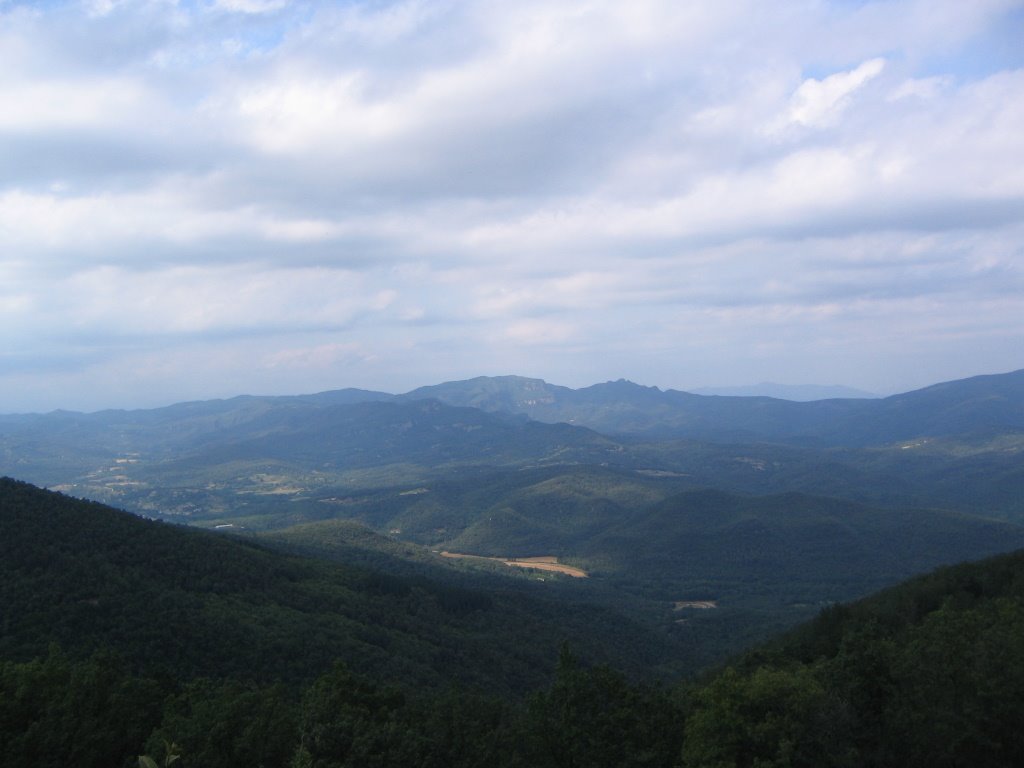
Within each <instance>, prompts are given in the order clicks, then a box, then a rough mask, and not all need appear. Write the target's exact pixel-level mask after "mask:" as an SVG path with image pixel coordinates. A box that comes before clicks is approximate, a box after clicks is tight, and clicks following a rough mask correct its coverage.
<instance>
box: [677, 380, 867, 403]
mask: <svg viewBox="0 0 1024 768" xmlns="http://www.w3.org/2000/svg"><path fill="white" fill-rule="evenodd" d="M686 391H687V392H691V393H692V394H694V395H721V396H725V397H774V398H776V399H778V400H793V401H796V402H801V403H803V402H808V401H810V400H835V399H837V398H842V399H849V398H858V399H871V400H873V399H876V398H878V397H880V395H877V394H875V393H874V392H865V391H864V390H863V389H856V388H854V387H844V386H841V385H838V384H829V385H823V384H776V383H775V382H771V381H762V382H761V383H760V384H747V385H745V386H732V387H698V388H696V389H688V390H686Z"/></svg>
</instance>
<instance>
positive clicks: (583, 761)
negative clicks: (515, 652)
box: [527, 647, 683, 768]
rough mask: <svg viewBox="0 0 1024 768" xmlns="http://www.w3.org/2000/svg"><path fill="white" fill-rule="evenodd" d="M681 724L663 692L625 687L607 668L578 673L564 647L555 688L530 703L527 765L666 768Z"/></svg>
mask: <svg viewBox="0 0 1024 768" xmlns="http://www.w3.org/2000/svg"><path fill="white" fill-rule="evenodd" d="M682 722H683V717H682V712H681V710H680V709H679V708H678V707H677V705H676V704H675V702H674V701H673V700H672V698H671V697H670V696H669V695H668V694H667V693H666V692H665V691H663V690H661V689H658V688H649V687H647V686H633V685H630V684H629V683H628V682H627V681H626V680H625V678H623V677H622V675H621V674H619V673H617V672H615V671H613V670H611V669H609V668H608V667H596V668H591V669H583V668H581V667H580V666H579V664H578V662H577V661H576V660H575V658H573V657H572V655H571V654H570V653H569V651H568V649H567V648H564V647H563V650H562V654H561V657H560V659H559V664H558V669H557V672H556V675H555V681H554V683H553V684H552V686H551V687H550V688H549V689H548V690H547V691H543V692H540V693H537V694H535V695H534V696H533V697H532V698H531V700H530V704H529V708H528V713H527V723H528V727H529V731H530V734H531V737H532V739H531V742H530V743H531V744H532V747H533V749H532V751H531V753H530V757H531V764H532V765H536V766H551V768H603V767H605V766H606V767H607V768H633V767H636V768H640V766H666V768H667V767H668V766H672V765H674V763H675V760H676V757H677V755H678V753H679V748H680V745H681V743H682Z"/></svg>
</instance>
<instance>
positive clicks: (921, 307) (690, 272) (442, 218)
mask: <svg viewBox="0 0 1024 768" xmlns="http://www.w3.org/2000/svg"><path fill="white" fill-rule="evenodd" d="M1022 40H1024V2H1020V1H1018V0H971V1H970V2H965V1H964V0H885V1H882V2H853V1H852V0H773V2H770V3H766V2H763V0H716V1H715V2H710V1H707V0H706V1H704V2H694V1H691V0H630V1H629V2H622V0H514V1H513V0H395V1H394V2H388V1H387V0H377V1H374V2H360V1H358V0H350V1H346V2H302V1H296V2H289V1H288V0H177V1H175V0H82V1H80V2H79V1H69V2H63V1H60V0H51V1H49V2H31V3H29V2H17V1H12V0H0V412H25V411H48V410H52V409H56V408H64V409H74V410H96V409H100V408H108V407H125V408H139V407H153V406H159V405H165V404H169V403H173V402H178V401H183V400H193V399H207V398H215V397H230V396H233V395H237V394H242V393H247V394H290V393H307V392H317V391H322V390H327V389H338V388H343V387H362V388H367V389H376V390H384V391H388V392H403V391H407V390H410V389H412V388H414V387H417V386H421V385H426V384H434V383H438V382H441V381H448V380H454V379H463V378H470V377H473V376H478V375H499V374H518V375H523V376H532V377H538V378H543V379H545V380H547V381H549V382H552V383H556V384H563V385H566V386H572V387H580V386H586V385H589V384H593V383H597V382H601V381H607V380H614V379H619V378H627V379H630V380H632V381H636V382H638V383H641V384H645V385H654V386H659V387H662V388H673V389H688V388H697V387H706V386H724V385H742V384H751V383H755V382H760V381H774V382H781V383H784V384H809V383H815V384H843V385H847V386H852V387H857V388H860V389H864V390H867V391H871V392H876V393H880V394H889V393H893V392H900V391H908V390H911V389H915V388H918V387H922V386H926V385H928V384H931V383H935V382H938V381H946V380H952V379H958V378H964V377H967V376H972V375H976V374H984V373H997V372H1003V371H1010V370H1014V369H1018V368H1024V44H1022V42H1021V41H1022Z"/></svg>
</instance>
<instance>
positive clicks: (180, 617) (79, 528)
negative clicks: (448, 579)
mask: <svg viewBox="0 0 1024 768" xmlns="http://www.w3.org/2000/svg"><path fill="white" fill-rule="evenodd" d="M0 614H2V621H0V659H12V660H22V659H28V658H31V657H33V656H35V655H37V654H39V653H41V652H42V650H44V649H45V648H46V646H47V644H48V643H51V642H56V643H59V644H60V645H61V646H62V647H64V648H65V649H66V650H68V651H72V652H76V653H89V652H91V651H93V650H95V649H98V648H102V647H106V646H110V647H112V648H113V649H116V650H117V651H118V652H119V653H121V654H123V655H124V656H125V657H126V658H128V659H129V660H130V661H131V662H132V663H134V664H136V665H137V666H138V667H139V668H145V669H150V670H156V669H163V670H168V671H169V673H171V674H173V675H175V676H186V677H188V676H192V675H198V674H202V675H215V676H224V675H228V676H236V677H249V678H254V679H262V680H271V679H282V680H299V679H303V678H309V677H311V676H313V675H316V674H319V673H320V672H322V671H323V670H324V669H326V668H327V667H328V666H329V665H330V663H331V662H333V661H335V660H343V661H345V662H346V663H347V664H349V665H350V666H351V667H353V668H354V669H357V670H360V671H364V672H366V673H369V674H372V675H374V676H375V677H378V678H382V679H392V680H399V679H401V680H407V681H417V682H421V683H424V684H429V685H436V684H438V683H440V682H441V681H452V680H461V681H463V682H465V683H467V684H473V685H478V686H482V687H487V688H489V689H492V690H496V691H498V690H502V691H514V690H519V691H522V690H524V689H526V688H528V687H530V686H532V685H535V684H536V683H537V682H538V681H540V680H543V679H544V675H545V670H546V669H550V665H551V663H552V661H553V659H554V655H555V651H556V649H557V648H558V645H559V644H560V643H561V642H562V641H563V640H566V639H569V640H572V641H573V642H574V644H575V645H578V646H579V647H580V648H581V649H582V650H583V651H584V652H585V653H586V654H588V655H592V657H593V658H602V659H606V660H616V661H617V663H622V664H624V665H626V666H628V667H632V668H633V669H634V670H639V669H641V668H643V667H648V665H652V666H657V665H658V664H659V663H660V662H666V661H667V660H668V659H669V657H670V654H671V652H670V647H669V645H668V644H667V643H668V641H667V640H666V639H664V638H659V637H658V636H657V635H655V634H654V633H652V632H648V631H646V630H644V629H642V628H641V627H639V626H638V625H636V624H634V623H632V622H630V621H628V620H626V619H623V618H622V617H620V616H617V615H615V614H612V613H610V612H609V611H604V610H601V609H598V608H593V607H586V606H578V605H571V604H566V603H564V602H558V603H556V602H554V601H552V600H550V599H548V598H546V597H544V596H543V595H541V594H540V593H537V594H536V595H534V596H530V595H526V594H523V593H522V592H521V591H519V592H517V593H515V594H513V593H501V592H496V591H493V590H492V591H488V592H485V591H482V590H478V589H471V588H467V587H466V586H460V585H457V584H453V583H448V584H446V583H441V582H438V581H436V580H431V579H427V578H415V579H413V578H403V577H399V576H391V575H389V574H387V573H384V572H381V571H377V570H371V569H366V568H358V567H349V566H345V565H342V564H338V563H325V562H317V561H313V560H308V559H303V558H298V557H289V556H285V555H282V554H279V553H277V552H273V551H270V550H267V549H265V548H263V547H261V546H257V545H255V544H251V543H247V542H245V541H240V540H237V539H235V538H232V537H228V536H223V535H218V534H212V533H208V532H203V531H198V530H194V529H186V528H181V527H178V526H172V525H168V524H164V523H158V522H152V521H146V520H142V519H139V518H137V517H134V516H132V515H129V514H127V513H123V512H119V511H116V510H113V509H110V508H108V507H105V506H103V505H100V504H96V503H92V502H85V501H79V500H76V499H71V498H67V497H64V496H61V495H59V494H55V493H50V492H46V491H42V490H39V489H37V488H35V487H33V486H30V485H28V484H25V483H20V482H16V481H13V480H9V479H2V480H0Z"/></svg>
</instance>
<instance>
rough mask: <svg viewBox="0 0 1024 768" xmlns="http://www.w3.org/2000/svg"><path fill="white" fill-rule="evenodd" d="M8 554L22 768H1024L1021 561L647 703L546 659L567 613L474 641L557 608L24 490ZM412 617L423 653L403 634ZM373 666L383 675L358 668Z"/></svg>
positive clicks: (622, 683)
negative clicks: (171, 767) (144, 764)
mask: <svg viewBox="0 0 1024 768" xmlns="http://www.w3.org/2000/svg"><path fill="white" fill-rule="evenodd" d="M0 546H2V547H3V552H2V560H0V562H2V563H3V568H4V573H3V579H2V582H0V583H2V590H3V591H2V592H0V606H2V608H3V625H2V627H3V629H2V633H0V641H2V642H0V652H2V655H0V764H3V765H4V766H10V767H11V768H21V767H22V766H26V767H27V766H47V765H68V764H72V765H76V766H96V767H97V768H99V766H111V765H120V766H133V765H136V764H137V758H136V756H137V755H138V754H142V753H146V754H148V755H150V756H152V757H153V758H154V759H155V760H157V761H159V762H163V761H164V760H165V759H166V758H168V757H169V756H173V755H180V757H179V758H178V760H177V761H176V763H175V764H176V765H180V766H182V767H183V768H190V767H193V766H194V767H198V766H202V767H203V768H221V767H222V766H224V767H226V766H231V767H234V766H238V767H239V768H241V767H242V766H253V765H267V766H315V767H317V768H329V767H336V766H351V767H352V768H355V767H356V766H367V765H377V766H396V767H397V766H408V765H422V766H438V767H440V766H466V767H467V768H468V766H479V765H494V766H507V767H512V766H515V767H517V768H520V767H525V766H542V767H544V768H547V767H550V768H563V766H566V765H580V766H595V767H597V768H601V767H602V766H608V768H612V766H620V767H621V766H664V767H665V768H680V767H681V768H697V767H704V766H752V765H777V766H784V765H785V766H807V767H808V768H810V766H851V767H852V766H892V765H901V766H904V765H905V766H962V765H971V766H1013V765H1018V764H1019V760H1020V757H1021V754H1022V750H1024V743H1022V742H1021V736H1020V731H1019V728H1018V725H1019V723H1018V720H1019V707H1020V702H1021V701H1024V676H1022V674H1021V670H1024V554H1021V553H1019V552H1018V553H1014V554H1011V555H1006V556H1001V557H998V558H994V559H991V560H988V561H985V562H981V563H974V564H968V565H960V566H955V567H948V568H945V569H942V570H940V571H937V572H935V573H933V574H930V575H928V576H925V577H921V578H917V579H915V580H913V581H911V582H908V583H906V584H903V585H900V586H898V587H895V588H891V589H889V590H886V591H884V592H882V593H879V594H878V595H876V596H873V597H871V598H868V599H865V600H862V601H860V602H858V603H854V604H850V605H837V606H834V607H831V608H829V609H827V610H825V611H823V612H822V613H821V615H820V616H819V617H818V618H817V619H816V620H815V621H813V622H812V623H810V624H808V625H806V626H804V627H801V628H799V629H797V630H794V631H793V632H791V633H789V634H788V635H786V636H784V637H781V638H779V639H778V640H776V641H774V642H772V643H770V644H769V645H766V646H763V647H761V648H760V649H755V650H753V651H750V652H749V653H747V654H745V655H744V656H743V657H742V658H740V659H737V660H735V661H734V662H733V663H732V664H731V665H730V666H728V667H725V668H722V669H718V670H716V671H713V672H709V673H708V674H706V675H705V676H704V677H703V678H701V679H700V680H696V681H686V680H680V681H679V682H678V683H676V684H674V685H673V686H672V687H657V686H654V687H652V686H651V685H650V684H646V683H640V682H637V681H636V679H635V678H633V677H632V676H626V675H623V674H622V672H621V671H619V670H620V669H621V663H622V661H623V660H622V659H614V658H611V659H610V661H611V666H604V665H600V664H599V665H594V663H593V661H587V659H588V658H589V659H593V658H594V657H593V655H592V653H591V652H589V651H588V652H585V653H584V654H580V655H583V658H579V657H578V655H577V654H578V651H577V648H582V647H585V646H586V643H584V642H583V640H584V638H583V636H582V635H581V634H567V635H566V639H568V640H569V645H568V646H564V645H563V646H562V649H561V651H560V652H558V651H555V650H553V649H552V648H551V647H550V645H549V644H548V641H547V640H546V639H545V638H543V637H539V636H538V632H537V630H538V629H539V628H540V627H541V626H542V625H543V624H549V625H552V626H560V627H562V628H565V627H567V626H575V628H576V629H577V630H583V631H594V628H595V627H596V626H598V625H592V626H591V627H590V628H589V630H588V628H587V627H586V626H585V624H584V623H580V622H581V621H582V620H581V619H579V618H576V619H573V618H571V617H568V616H567V615H566V612H567V610H568V609H569V605H568V604H565V603H563V604H561V605H560V607H559V608H558V610H555V611H551V612H550V613H549V614H547V615H543V613H542V614H541V616H540V617H539V618H542V619H543V621H542V622H538V623H535V624H533V625H532V626H531V630H532V631H530V632H527V633H520V634H517V635H514V636H510V637H508V638H506V639H505V640H502V639H500V635H501V634H502V633H506V632H511V631H513V628H512V627H511V626H510V625H508V624H503V623H502V622H501V620H500V619H496V621H497V623H496V624H495V625H493V628H495V629H496V630H497V632H496V633H495V632H488V633H487V637H488V640H487V642H486V643H480V642H477V640H478V639H479V638H480V637H481V635H474V632H473V631H468V632H467V631H466V630H467V629H468V628H469V627H471V626H475V627H476V632H479V631H481V629H482V627H481V625H480V624H479V623H477V622H475V621H474V619H473V618H472V617H480V616H485V615H489V616H491V617H495V616H496V615H497V614H500V613H506V612H507V613H509V615H510V616H512V617H513V618H514V619H515V620H516V621H522V620H524V619H526V617H527V616H528V615H534V612H536V611H543V608H542V605H543V604H542V603H541V602H537V601H530V602H529V605H528V612H527V613H524V612H522V611H521V610H517V607H516V605H517V602H518V601H520V600H521V599H522V597H521V596H520V597H513V598H509V597H507V596H502V595H501V594H495V593H494V592H493V591H491V590H488V591H486V592H481V591H477V592H468V591H459V590H452V591H450V592H445V590H444V588H443V586H440V585H430V584H428V583H426V582H415V581H408V580H405V579H403V578H398V577H392V578H390V579H388V578H381V577H380V576H378V577H376V579H377V580H376V581H375V580H374V578H375V577H374V576H373V575H372V572H368V571H366V570H364V569H360V568H347V569H346V568H339V567H338V566H337V565H331V566H325V565H318V564H316V563H314V562H311V561H307V560H300V559H296V558H293V557H291V558H290V557H283V556H281V555H277V554H275V553H272V552H268V551H266V550H264V549H262V548H260V547H254V546H252V545H248V544H245V543H242V542H238V541H235V540H232V539H224V538H220V537H217V536H215V535H212V534H207V533H202V532H196V531H188V530H182V529H178V528H174V527H172V526H168V525H166V524H159V523H149V522H145V521H141V520H137V519H135V518H132V517H130V516H127V515H124V514H122V513H118V512H116V511H113V510H110V509H107V508H104V507H101V506H99V505H96V504H92V503H87V502H79V501H76V500H73V499H68V498H66V497H62V496H59V495H56V494H52V493H46V492H43V491H39V490H38V489H34V488H32V487H30V486H27V485H25V484H23V483H18V482H14V481H10V480H4V481H2V482H0ZM26 590H29V591H26ZM26 595H28V596H26ZM411 597H412V598H415V600H414V601H410V600H409V598H411ZM153 601H155V604H154V605H150V604H149V602H153ZM324 604H326V605H327V606H328V607H329V609H330V613H331V614H342V615H343V616H344V618H343V619H339V623H336V624H332V620H331V619H329V618H328V617H327V616H326V615H325V614H324V613H323V610H322V609H323V605H324ZM520 607H522V606H520ZM274 611H283V612H285V613H286V618H287V623H286V624H285V623H280V622H277V621H276V620H275V619H274V618H273V612H274ZM253 615H255V616H256V620H254V621H250V622H249V623H248V625H246V617H251V616H253ZM403 616H405V618H403ZM417 616H418V618H416V620H415V628H414V630H413V631H414V633H415V634H416V635H417V636H419V638H420V639H421V640H425V641H427V642H428V643H429V644H430V645H431V646H432V650H430V651H427V652H424V648H423V647H422V646H418V645H417V644H416V643H415V642H411V638H410V637H409V636H405V635H404V634H403V633H404V630H403V626H405V627H406V628H407V629H412V626H413V625H412V624H407V623H406V622H407V621H409V622H412V621H413V620H414V617H417ZM535 617H536V616H535ZM608 618H610V617H609V616H608V615H607V614H606V615H605V617H604V618H603V619H601V620H600V621H599V622H598V624H599V625H600V627H601V632H603V633H607V632H608V631H609V630H610V629H612V628H613V625H611V624H609V623H608V622H607V619H608ZM566 619H568V623H565V620H566ZM309 622H312V623H309ZM431 624H436V625H439V626H435V627H433V628H432V627H431V626H430V625H431ZM288 627H292V628H293V629H294V630H295V634H296V635H297V637H290V636H289V631H290V630H289V628H288ZM460 628H461V629H460ZM371 631H373V632H375V633H376V634H375V635H374V636H373V637H371V636H369V635H367V632H371ZM318 635H320V636H318ZM403 636H405V640H402V639H400V638H402V637H403ZM624 640H625V642H626V644H627V645H628V646H630V647H631V648H636V645H635V643H637V642H638V637H635V636H634V637H624ZM325 641H326V642H325ZM55 643H59V644H60V645H57V644H55ZM367 643H369V644H370V645H376V647H377V648H379V649H386V652H385V653H384V654H383V655H381V656H379V657H377V660H376V661H375V660H374V654H373V653H372V652H370V653H365V654H363V655H360V652H359V651H358V649H359V648H360V647H362V646H365V645H367ZM591 648H593V646H591ZM354 649H355V651H356V653H355V655H351V654H352V653H353V650H354ZM332 653H336V654H337V656H336V657H335V658H336V659H339V660H341V659H344V660H346V661H347V662H348V663H347V664H341V663H337V662H336V661H335V660H334V659H332V658H331V657H330V656H331V654H332ZM439 653H443V654H444V655H446V656H447V657H449V658H450V660H451V663H449V662H448V661H445V660H443V659H441V658H438V656H437V655H438V654H439ZM495 653H500V658H501V660H502V661H499V658H498V656H496V655H495ZM296 655H298V656H306V657H305V658H301V659H295V658H293V657H294V656H296ZM542 657H546V661H544V662H540V661H539V659H541V658H542ZM517 659H518V660H522V661H526V662H527V663H529V664H533V663H539V664H540V666H541V667H543V669H541V670H535V674H534V675H532V676H526V677H524V678H523V680H524V681H525V680H532V681H533V682H530V683H529V685H530V686H531V687H532V688H533V692H532V693H530V694H529V695H528V696H526V697H525V698H522V697H521V696H519V695H516V694H513V693H512V692H511V688H510V686H503V685H500V684H497V683H496V680H497V679H498V678H499V677H501V676H505V675H515V674H517V673H516V671H515V670H516V669H517V667H516V664H517V663H519V662H518V661H517ZM556 660H557V665H556ZM496 663H499V664H500V665H501V666H499V667H497V668H495V667H494V666H493V665H495V664H496ZM467 669H476V670H477V673H476V675H475V676H472V675H471V676H470V680H469V681H467V676H466V675H465V674H463V673H464V672H465V670H467ZM545 670H547V671H545ZM552 670H553V671H552ZM549 675H550V676H549ZM275 681H277V682H275ZM459 681H461V682H459ZM468 682H469V683H472V682H475V684H472V685H470V686H469V687H467V684H468ZM452 684H454V685H455V686H456V687H447V686H449V685H452Z"/></svg>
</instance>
